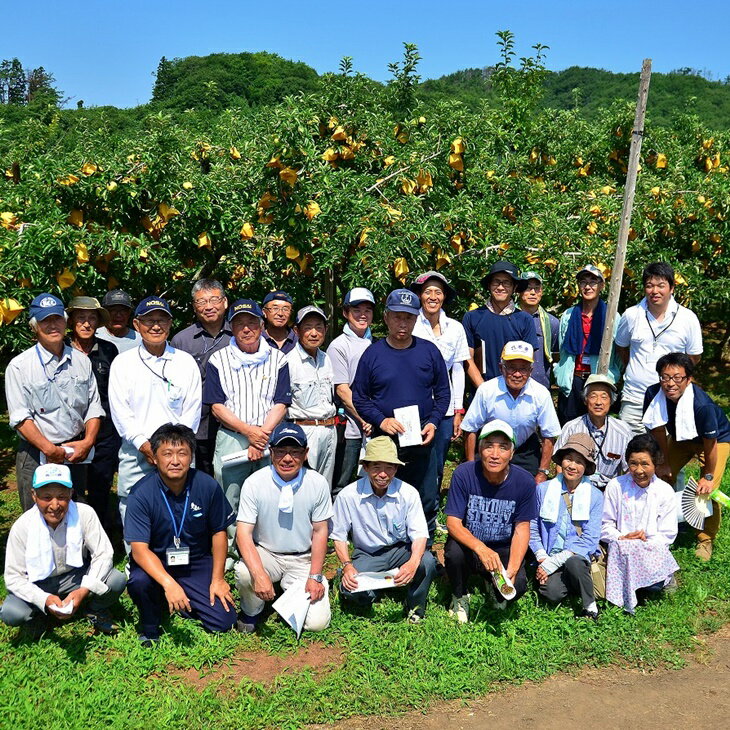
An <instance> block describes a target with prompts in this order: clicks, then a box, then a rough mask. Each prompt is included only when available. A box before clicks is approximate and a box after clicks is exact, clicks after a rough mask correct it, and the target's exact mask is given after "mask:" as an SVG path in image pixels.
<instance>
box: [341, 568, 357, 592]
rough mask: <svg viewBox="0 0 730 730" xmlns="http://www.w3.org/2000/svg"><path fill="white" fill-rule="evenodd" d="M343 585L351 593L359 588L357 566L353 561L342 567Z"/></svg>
mask: <svg viewBox="0 0 730 730" xmlns="http://www.w3.org/2000/svg"><path fill="white" fill-rule="evenodd" d="M342 585H343V586H344V587H345V590H347V591H350V593H352V592H353V591H355V590H357V568H356V567H355V566H354V565H352V563H350V564H349V565H346V566H345V567H344V568H343V569H342Z"/></svg>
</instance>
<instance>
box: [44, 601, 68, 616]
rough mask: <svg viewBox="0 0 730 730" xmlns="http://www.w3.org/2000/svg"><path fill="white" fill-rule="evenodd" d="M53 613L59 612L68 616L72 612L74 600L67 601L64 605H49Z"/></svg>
mask: <svg viewBox="0 0 730 730" xmlns="http://www.w3.org/2000/svg"><path fill="white" fill-rule="evenodd" d="M48 608H49V609H50V610H51V611H53V613H57V614H60V615H61V616H68V615H70V614H71V613H73V610H74V602H73V601H69V602H68V603H67V604H66V605H65V606H49V607H48Z"/></svg>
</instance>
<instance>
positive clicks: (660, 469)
mask: <svg viewBox="0 0 730 730" xmlns="http://www.w3.org/2000/svg"><path fill="white" fill-rule="evenodd" d="M656 475H657V476H658V477H659V478H660V479H663V480H664V481H665V482H669V483H670V484H671V482H672V470H671V468H670V467H669V464H668V463H667V462H666V461H665V462H664V463H663V464H657V467H656Z"/></svg>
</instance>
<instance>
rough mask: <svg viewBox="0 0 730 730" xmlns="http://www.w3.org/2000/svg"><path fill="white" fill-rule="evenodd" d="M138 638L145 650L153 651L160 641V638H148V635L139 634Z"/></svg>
mask: <svg viewBox="0 0 730 730" xmlns="http://www.w3.org/2000/svg"><path fill="white" fill-rule="evenodd" d="M137 638H138V639H139V643H140V646H142V647H143V648H144V649H152V648H153V647H154V646H155V644H156V643H157V642H158V641H159V640H160V637H159V636H147V634H137Z"/></svg>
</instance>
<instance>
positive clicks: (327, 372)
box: [286, 304, 337, 488]
mask: <svg viewBox="0 0 730 730" xmlns="http://www.w3.org/2000/svg"><path fill="white" fill-rule="evenodd" d="M294 332H295V333H296V335H297V343H296V344H295V345H294V349H292V350H290V351H289V353H287V356H286V361H287V363H288V364H289V381H290V384H291V404H290V405H289V420H291V421H294V423H297V424H299V425H300V426H301V427H302V430H303V431H304V433H305V434H306V435H307V446H308V447H309V456H308V457H307V459H308V464H309V466H311V467H312V469H314V470H315V471H318V472H319V473H320V474H321V475H322V476H323V477H324V478H325V479H326V480H327V483H328V484H329V485H330V488H331V486H332V476H333V474H334V469H335V452H336V450H337V431H336V430H335V414H336V413H337V408H336V407H335V400H334V383H333V381H334V374H333V372H332V363H331V362H330V359H329V357H328V356H327V354H326V353H325V352H324V351H323V350H320V349H319V348H320V347H321V346H322V344H323V343H324V338H325V336H326V335H327V316H326V315H325V313H324V312H323V311H322V310H321V309H320V308H319V307H317V306H315V305H314V304H310V305H308V306H306V307H302V308H301V309H300V310H299V311H298V312H297V317H296V323H295V325H294Z"/></svg>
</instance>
